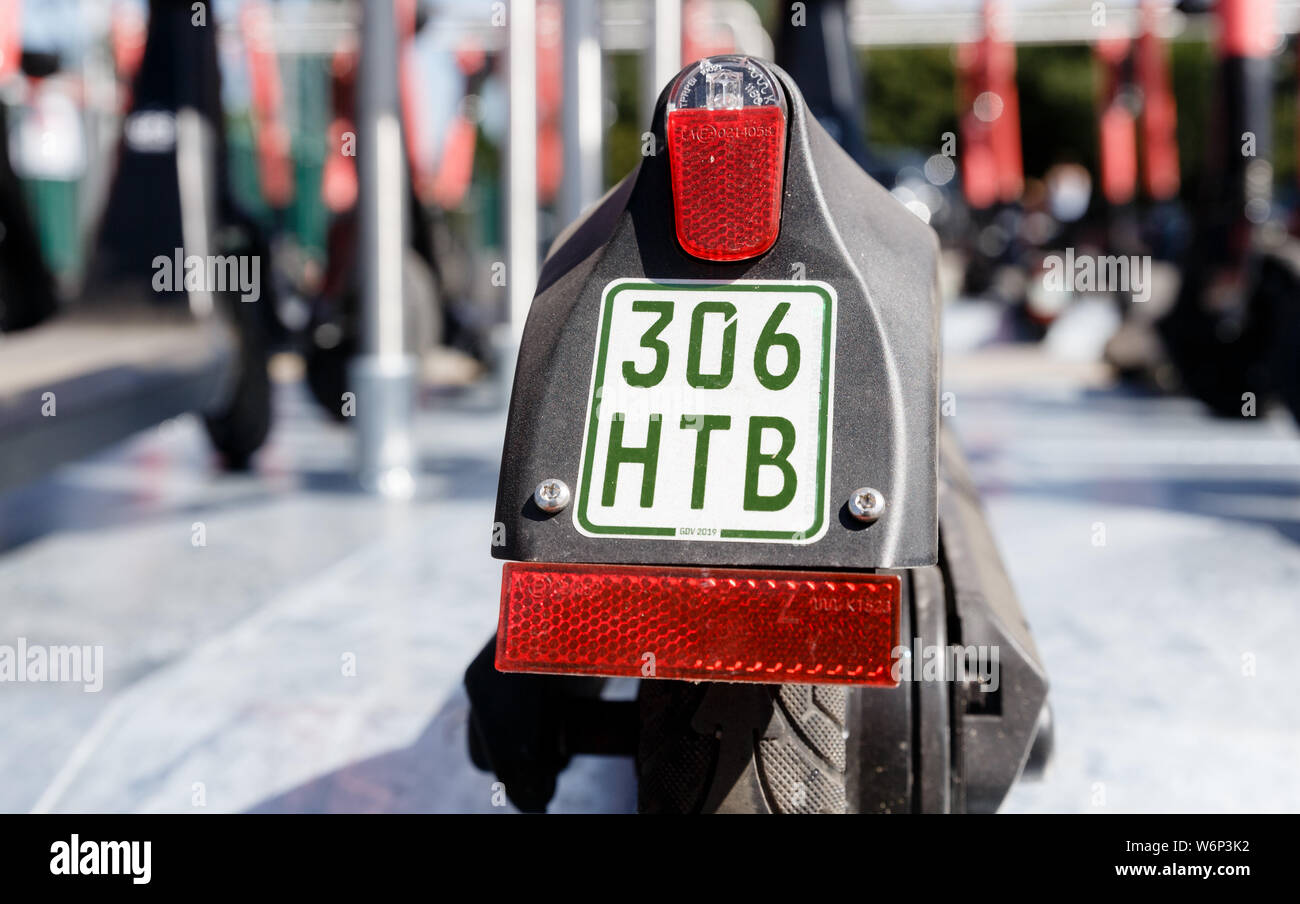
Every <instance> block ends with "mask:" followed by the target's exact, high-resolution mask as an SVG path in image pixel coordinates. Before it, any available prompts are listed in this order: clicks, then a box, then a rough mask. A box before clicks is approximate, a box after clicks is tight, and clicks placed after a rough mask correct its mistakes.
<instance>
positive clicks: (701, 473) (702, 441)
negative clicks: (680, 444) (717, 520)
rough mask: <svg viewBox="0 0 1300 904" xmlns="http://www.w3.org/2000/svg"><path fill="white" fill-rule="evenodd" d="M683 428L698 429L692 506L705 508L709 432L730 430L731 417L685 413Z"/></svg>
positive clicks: (692, 483) (692, 485)
mask: <svg viewBox="0 0 1300 904" xmlns="http://www.w3.org/2000/svg"><path fill="white" fill-rule="evenodd" d="M682 429H683V430H698V431H699V434H700V435H699V436H697V437H696V438H695V477H694V479H693V481H692V482H691V508H693V509H702V508H704V484H705V479H706V477H707V473H708V469H709V434H710V433H712V432H713V431H714V430H730V429H731V418H730V417H728V416H727V415H725V414H705V415H699V414H683V415H682Z"/></svg>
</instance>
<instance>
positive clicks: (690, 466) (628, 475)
mask: <svg viewBox="0 0 1300 904" xmlns="http://www.w3.org/2000/svg"><path fill="white" fill-rule="evenodd" d="M834 343H835V290H834V289H832V288H831V287H830V286H829V285H827V284H826V283H821V282H808V281H798V282H786V281H762V280H745V281H736V282H725V283H718V282H702V281H701V282H696V281H675V282H656V281H654V280H651V279H644V278H643V279H617V280H614V281H613V282H611V283H610V284H609V285H607V286H606V287H605V291H604V295H603V298H602V300H601V315H600V333H599V335H598V337H597V340H596V354H595V365H594V367H593V370H592V385H591V400H590V403H589V407H588V409H587V423H586V429H585V432H584V435H583V440H582V468H581V473H580V476H579V481H578V499H577V505H575V506H574V511H573V519H574V524H575V525H576V526H577V529H578V530H579V531H580V532H581V533H583V534H586V535H587V536H591V537H643V538H644V537H654V538H664V539H677V540H712V541H720V540H721V541H726V540H730V541H758V542H768V543H773V542H775V543H811V542H813V541H815V540H817V539H819V538H820V537H821V536H822V535H823V534H824V533H825V532H826V527H827V521H828V517H829V515H828V509H827V486H826V484H827V479H828V478H827V473H828V470H829V466H830V457H831V410H832V398H831V396H832V391H833V387H834V385H835V381H834V373H833V370H834V362H835V349H834Z"/></svg>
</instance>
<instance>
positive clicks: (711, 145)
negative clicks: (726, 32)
mask: <svg viewBox="0 0 1300 904" xmlns="http://www.w3.org/2000/svg"><path fill="white" fill-rule="evenodd" d="M785 125H786V118H785V101H784V100H783V97H782V95H781V93H780V89H779V88H778V86H777V82H776V79H775V78H774V77H773V75H772V74H771V73H770V72H769V71H768V70H767V69H766V67H764V66H762V65H760V64H759V63H758V62H756V61H754V60H750V59H748V58H746V57H741V56H722V57H713V58H711V59H706V60H701V61H700V62H699V63H697V64H695V65H694V66H692V67H691V68H689V69H687V70H686V71H685V72H683V73H682V75H680V76H679V77H678V79H677V81H676V82H675V83H674V84H673V91H672V94H671V95H670V99H669V104H668V114H667V125H666V132H667V136H668V163H669V168H670V170H671V172H672V183H673V215H674V219H675V222H676V225H677V240H678V241H679V242H681V245H682V248H683V249H684V250H685V251H686V252H687V253H688V254H691V255H693V256H695V257H699V258H703V259H704V260H711V261H736V260H744V259H746V258H750V257H756V256H757V255H759V254H762V253H763V252H764V251H766V250H768V249H769V248H771V247H772V245H773V244H774V243H775V242H776V238H777V235H778V234H779V233H780V231H781V199H782V191H783V184H784V177H785Z"/></svg>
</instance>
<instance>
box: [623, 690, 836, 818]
mask: <svg viewBox="0 0 1300 904" xmlns="http://www.w3.org/2000/svg"><path fill="white" fill-rule="evenodd" d="M853 693H854V691H853V690H852V689H850V688H845V687H839V686H834V685H808V684H787V685H780V686H774V685H746V684H691V683H689V682H682V681H642V682H641V691H640V696H639V701H640V706H641V734H640V740H639V749H638V751H637V776H638V779H639V781H638V792H637V794H638V805H639V808H640V810H641V812H643V813H724V812H749V813H843V812H846V810H847V809H848V807H847V804H848V799H847V788H846V751H847V749H848V730H847V723H846V715H847V709H848V706H849V705H850V699H851V696H852V694H853Z"/></svg>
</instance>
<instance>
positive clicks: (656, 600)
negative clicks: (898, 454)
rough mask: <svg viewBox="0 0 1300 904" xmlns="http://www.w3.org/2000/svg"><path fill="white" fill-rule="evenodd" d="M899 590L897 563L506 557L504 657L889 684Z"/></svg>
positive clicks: (590, 671)
mask: <svg viewBox="0 0 1300 904" xmlns="http://www.w3.org/2000/svg"><path fill="white" fill-rule="evenodd" d="M899 600H900V582H899V579H898V578H897V577H896V576H893V575H879V574H847V573H845V574H826V573H819V572H807V571H748V570H742V569H729V568H728V569H722V568H712V569H701V568H659V567H647V566H639V565H549V564H534V563H520V562H509V563H507V564H506V566H505V568H504V569H503V571H502V575H501V622H500V625H499V628H498V631H497V653H496V666H497V668H498V669H500V670H501V671H503V672H556V673H561V674H580V675H609V676H615V677H620V676H621V677H631V678H642V677H654V678H679V679H687V680H693V681H700V680H706V681H757V682H762V683H765V684H807V683H817V684H865V685H883V686H889V687H892V686H894V685H895V684H896V683H897V682H895V681H894V679H893V676H892V674H891V666H892V663H893V651H894V648H895V647H896V646H898V643H899V639H898V638H899V606H900V603H899Z"/></svg>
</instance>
